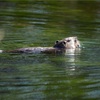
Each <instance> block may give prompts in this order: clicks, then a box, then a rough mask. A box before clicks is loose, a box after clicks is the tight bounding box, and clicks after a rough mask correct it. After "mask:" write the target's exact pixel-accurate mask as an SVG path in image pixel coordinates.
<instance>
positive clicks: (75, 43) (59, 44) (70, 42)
mask: <svg viewBox="0 0 100 100" xmlns="http://www.w3.org/2000/svg"><path fill="white" fill-rule="evenodd" d="M54 48H59V49H75V48H80V42H79V40H78V39H77V37H68V38H65V39H63V40H60V41H56V43H55V45H54Z"/></svg>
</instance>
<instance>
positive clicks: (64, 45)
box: [0, 37, 81, 53]
mask: <svg viewBox="0 0 100 100" xmlns="http://www.w3.org/2000/svg"><path fill="white" fill-rule="evenodd" d="M80 46H81V45H80V41H79V40H78V39H77V37H67V38H64V39H62V40H59V41H58V40H57V41H56V42H55V44H54V46H53V47H27V48H19V49H15V50H11V51H2V50H1V51H0V52H9V53H63V52H65V51H66V50H69V49H74V50H75V49H77V48H80Z"/></svg>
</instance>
